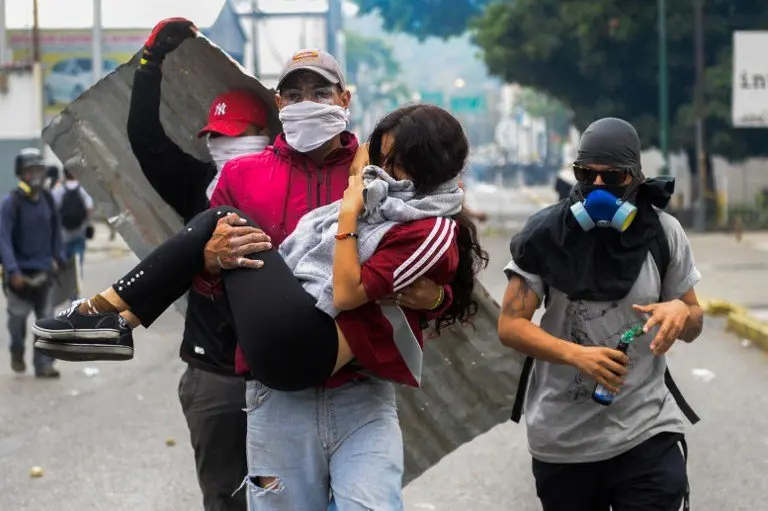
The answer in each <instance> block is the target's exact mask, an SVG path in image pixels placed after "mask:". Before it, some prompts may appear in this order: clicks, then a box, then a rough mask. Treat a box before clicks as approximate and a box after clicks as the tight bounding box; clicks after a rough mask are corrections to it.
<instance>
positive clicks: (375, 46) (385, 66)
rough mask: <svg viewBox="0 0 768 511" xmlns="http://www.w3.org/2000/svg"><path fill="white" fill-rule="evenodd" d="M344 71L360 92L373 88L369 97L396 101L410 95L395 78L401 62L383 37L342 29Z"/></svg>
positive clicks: (398, 72)
mask: <svg viewBox="0 0 768 511" xmlns="http://www.w3.org/2000/svg"><path fill="white" fill-rule="evenodd" d="M344 37H345V42H346V44H345V46H346V62H347V74H348V75H349V77H350V78H351V81H352V83H354V84H355V85H356V86H357V87H358V91H359V92H360V94H362V95H365V93H366V91H368V90H372V91H373V92H372V94H373V96H371V97H366V99H369V100H373V99H376V100H388V101H391V102H392V103H394V104H395V105H397V104H398V103H401V102H402V101H404V100H407V99H408V97H409V96H410V93H409V91H408V88H407V87H405V86H404V85H402V84H401V83H399V82H398V80H397V78H398V75H399V74H400V63H399V62H398V61H397V59H396V58H395V56H394V54H393V52H392V47H391V46H390V45H389V44H387V42H386V41H384V40H383V39H379V38H377V37H366V36H363V35H361V34H358V33H357V32H352V31H349V30H348V31H346V32H345V33H344Z"/></svg>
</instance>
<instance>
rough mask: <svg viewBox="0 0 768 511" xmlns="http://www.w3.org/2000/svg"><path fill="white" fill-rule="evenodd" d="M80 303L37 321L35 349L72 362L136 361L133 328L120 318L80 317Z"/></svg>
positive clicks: (110, 315)
mask: <svg viewBox="0 0 768 511" xmlns="http://www.w3.org/2000/svg"><path fill="white" fill-rule="evenodd" d="M82 302H83V300H77V301H75V302H73V303H72V305H71V306H70V307H69V308H68V309H67V310H65V311H62V312H61V313H59V314H58V315H57V316H56V317H55V318H43V319H38V320H37V321H35V324H34V325H33V326H32V333H33V334H34V335H35V337H36V340H35V348H37V349H39V350H40V351H41V352H42V353H43V354H45V355H48V356H49V357H53V358H56V359H59V360H66V361H69V362H92V361H99V360H130V359H132V358H133V334H132V328H131V326H130V325H129V324H128V322H127V321H125V319H123V318H122V317H121V316H120V314H118V313H116V312H106V313H102V314H94V315H87V314H81V313H80V312H79V311H78V310H77V309H78V307H79V306H80V304H81V303H82Z"/></svg>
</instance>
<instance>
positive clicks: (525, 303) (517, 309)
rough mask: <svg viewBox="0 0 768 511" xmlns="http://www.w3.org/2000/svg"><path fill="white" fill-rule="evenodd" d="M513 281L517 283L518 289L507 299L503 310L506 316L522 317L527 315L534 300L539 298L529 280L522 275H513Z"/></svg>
mask: <svg viewBox="0 0 768 511" xmlns="http://www.w3.org/2000/svg"><path fill="white" fill-rule="evenodd" d="M511 282H515V283H516V284H517V289H515V290H514V294H513V296H512V297H511V298H510V299H507V300H506V303H505V304H504V310H503V311H502V312H503V314H504V315H505V316H509V317H520V316H523V315H525V313H526V311H527V310H528V308H529V307H530V306H531V305H534V302H535V301H537V300H538V298H537V297H536V293H535V292H534V291H533V288H531V286H530V285H529V284H528V282H527V281H526V280H525V279H524V278H522V277H518V276H515V277H512V279H511V280H510V283H511Z"/></svg>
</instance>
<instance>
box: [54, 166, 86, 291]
mask: <svg viewBox="0 0 768 511" xmlns="http://www.w3.org/2000/svg"><path fill="white" fill-rule="evenodd" d="M51 194H52V195H53V199H54V201H55V203H56V208H57V209H58V212H59V218H60V220H61V227H62V242H63V243H64V257H65V259H66V260H67V261H69V260H70V259H72V257H77V259H78V261H77V262H78V264H79V265H80V275H83V263H84V261H85V244H86V240H87V239H88V238H89V236H88V235H89V233H90V234H91V236H92V233H93V227H92V226H91V224H90V220H91V215H92V214H93V199H92V198H91V196H90V195H88V192H86V191H85V189H83V187H82V186H80V183H79V182H78V181H77V179H75V176H73V175H72V173H71V172H70V171H69V170H68V169H66V168H65V169H64V181H63V182H60V183H58V184H57V185H56V186H55V187H54V188H53V190H52V191H51ZM72 299H73V300H74V299H77V297H76V296H75V297H73V298H72Z"/></svg>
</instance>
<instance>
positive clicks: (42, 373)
mask: <svg viewBox="0 0 768 511" xmlns="http://www.w3.org/2000/svg"><path fill="white" fill-rule="evenodd" d="M60 377H61V373H60V372H59V371H57V370H56V368H55V367H53V366H47V367H44V368H43V369H40V370H39V371H35V378H47V379H51V380H52V379H56V378H60Z"/></svg>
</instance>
